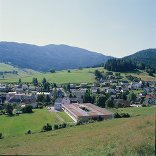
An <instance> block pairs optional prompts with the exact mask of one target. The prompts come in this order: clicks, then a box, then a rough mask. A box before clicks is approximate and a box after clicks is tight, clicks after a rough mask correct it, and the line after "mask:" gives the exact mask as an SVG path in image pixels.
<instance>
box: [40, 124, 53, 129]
mask: <svg viewBox="0 0 156 156" xmlns="http://www.w3.org/2000/svg"><path fill="white" fill-rule="evenodd" d="M42 130H43V131H51V130H52V126H51V125H50V124H49V123H47V124H46V125H44V126H43V128H42Z"/></svg>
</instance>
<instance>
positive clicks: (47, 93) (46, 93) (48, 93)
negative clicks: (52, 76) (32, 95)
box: [36, 92, 52, 98]
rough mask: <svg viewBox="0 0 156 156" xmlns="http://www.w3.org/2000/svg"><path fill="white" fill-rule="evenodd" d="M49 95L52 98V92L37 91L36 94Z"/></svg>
mask: <svg viewBox="0 0 156 156" xmlns="http://www.w3.org/2000/svg"><path fill="white" fill-rule="evenodd" d="M41 94H43V95H48V96H49V97H50V98H52V96H51V93H50V92H37V93H36V95H41Z"/></svg>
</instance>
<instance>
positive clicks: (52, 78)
mask: <svg viewBox="0 0 156 156" xmlns="http://www.w3.org/2000/svg"><path fill="white" fill-rule="evenodd" d="M96 69H97V70H99V71H103V72H104V73H105V72H107V70H105V69H103V67H99V68H83V70H78V69H71V70H70V73H68V71H67V70H62V71H56V73H40V74H35V75H28V76H18V77H16V78H13V77H10V78H5V79H0V82H1V83H5V82H8V83H9V82H10V83H13V82H18V80H19V78H21V79H22V82H23V83H25V82H29V83H30V82H32V79H33V77H36V78H37V79H38V81H39V82H41V81H42V79H43V78H44V77H45V78H46V79H47V81H48V82H50V83H57V84H63V83H81V82H86V83H92V82H95V75H94V74H93V73H94V71H95V70H96ZM113 73H114V72H113ZM121 75H122V76H124V77H125V76H126V75H132V76H136V77H140V78H141V79H142V80H145V81H156V78H155V77H152V76H148V75H147V73H145V72H140V74H139V75H138V74H137V73H130V72H129V73H121Z"/></svg>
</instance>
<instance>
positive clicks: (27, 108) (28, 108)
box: [22, 105, 33, 113]
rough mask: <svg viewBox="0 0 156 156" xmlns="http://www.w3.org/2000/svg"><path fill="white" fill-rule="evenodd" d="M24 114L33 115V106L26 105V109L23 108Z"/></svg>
mask: <svg viewBox="0 0 156 156" xmlns="http://www.w3.org/2000/svg"><path fill="white" fill-rule="evenodd" d="M22 112H23V113H32V112H33V111H32V106H31V105H26V106H25V107H23V108H22Z"/></svg>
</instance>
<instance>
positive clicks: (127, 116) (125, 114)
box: [120, 113, 130, 118]
mask: <svg viewBox="0 0 156 156" xmlns="http://www.w3.org/2000/svg"><path fill="white" fill-rule="evenodd" d="M120 116H121V117H122V118H129V117H130V115H129V114H128V113H121V114H120Z"/></svg>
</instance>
